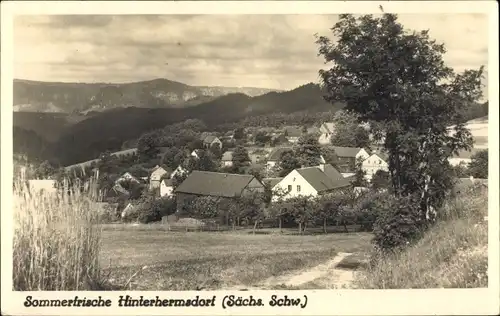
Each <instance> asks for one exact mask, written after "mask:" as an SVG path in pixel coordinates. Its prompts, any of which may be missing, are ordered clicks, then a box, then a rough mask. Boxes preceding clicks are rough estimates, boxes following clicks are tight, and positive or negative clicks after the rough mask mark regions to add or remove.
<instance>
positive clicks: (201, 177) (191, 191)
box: [175, 170, 264, 209]
mask: <svg viewBox="0 0 500 316" xmlns="http://www.w3.org/2000/svg"><path fill="white" fill-rule="evenodd" d="M251 192H264V185H263V184H262V183H261V182H260V181H259V180H257V178H255V177H254V176H252V175H240V174H231V173H220V172H208V171H198V170H195V171H193V172H191V174H189V176H188V177H187V178H186V179H185V180H184V181H183V182H182V183H181V184H180V185H179V186H178V187H177V189H176V190H175V193H176V198H177V208H178V209H182V207H183V205H184V203H185V201H186V200H187V199H189V198H192V197H199V196H213V197H221V198H238V197H241V196H244V195H245V194H250V193H251Z"/></svg>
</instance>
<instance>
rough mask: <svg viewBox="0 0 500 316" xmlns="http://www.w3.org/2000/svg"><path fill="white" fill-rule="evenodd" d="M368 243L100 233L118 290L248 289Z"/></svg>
mask: <svg viewBox="0 0 500 316" xmlns="http://www.w3.org/2000/svg"><path fill="white" fill-rule="evenodd" d="M370 239H371V235H370V234H365V233H351V234H328V235H316V236H291V235H247V234H231V233H207V232H193V233H172V232H167V233H159V232H158V231H128V232H126V231H104V232H103V248H102V252H101V259H102V262H103V263H104V264H105V263H109V264H110V267H109V268H108V269H106V270H107V272H109V273H110V278H111V282H112V283H113V284H119V285H121V286H122V288H123V285H125V288H126V289H132V290H199V289H221V288H227V287H231V286H234V285H242V286H252V285H254V284H256V283H258V282H259V281H262V280H263V279H266V278H268V277H271V276H276V275H281V274H284V273H286V272H290V271H293V270H298V269H306V268H309V267H313V266H316V265H318V264H320V263H323V262H325V261H327V260H329V259H331V258H332V257H333V256H334V255H335V254H336V253H337V252H340V251H342V252H364V251H366V250H367V249H369V247H370V243H369V242H370ZM144 266H146V268H144ZM143 268H144V269H143ZM136 273H137V274H136ZM132 276H133V277H132Z"/></svg>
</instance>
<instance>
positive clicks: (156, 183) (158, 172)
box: [149, 165, 168, 189]
mask: <svg viewBox="0 0 500 316" xmlns="http://www.w3.org/2000/svg"><path fill="white" fill-rule="evenodd" d="M167 173H168V172H167V170H165V169H163V168H162V167H160V166H158V165H157V166H156V167H154V168H153V171H152V172H151V175H150V177H149V188H150V189H155V188H159V187H160V180H161V178H162V177H163V176H164V175H165V174H167Z"/></svg>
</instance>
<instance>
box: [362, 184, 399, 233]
mask: <svg viewBox="0 0 500 316" xmlns="http://www.w3.org/2000/svg"><path fill="white" fill-rule="evenodd" d="M391 198H392V195H390V194H388V193H386V192H374V191H370V192H367V193H365V194H363V195H361V196H360V197H358V199H357V200H356V203H355V205H354V210H355V214H356V224H358V225H360V230H361V231H370V232H371V231H373V225H374V224H375V222H376V221H377V219H378V217H379V215H380V214H382V213H383V212H386V210H387V209H388V208H389V205H388V203H389V201H390V200H391Z"/></svg>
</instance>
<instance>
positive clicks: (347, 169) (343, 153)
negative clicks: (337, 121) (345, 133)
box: [332, 146, 370, 173]
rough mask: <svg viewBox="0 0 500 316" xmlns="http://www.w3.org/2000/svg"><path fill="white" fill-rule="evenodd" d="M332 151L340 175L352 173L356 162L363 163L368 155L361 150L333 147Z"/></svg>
mask: <svg viewBox="0 0 500 316" xmlns="http://www.w3.org/2000/svg"><path fill="white" fill-rule="evenodd" d="M332 149H333V150H334V151H335V154H336V155H337V158H338V163H337V167H338V168H339V171H340V172H342V173H352V172H354V170H355V166H356V161H358V160H361V161H364V160H365V159H366V158H368V157H369V156H370V155H369V154H368V152H367V151H366V150H365V149H363V148H358V147H339V146H333V147H332Z"/></svg>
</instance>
